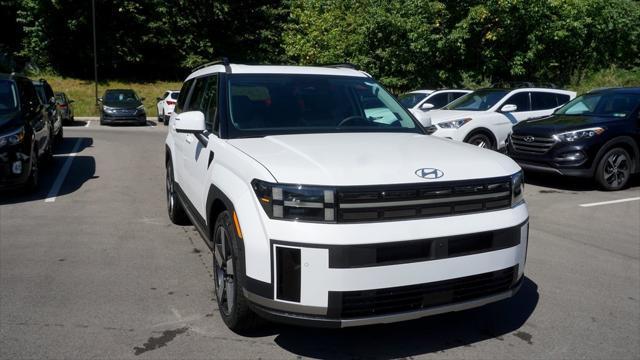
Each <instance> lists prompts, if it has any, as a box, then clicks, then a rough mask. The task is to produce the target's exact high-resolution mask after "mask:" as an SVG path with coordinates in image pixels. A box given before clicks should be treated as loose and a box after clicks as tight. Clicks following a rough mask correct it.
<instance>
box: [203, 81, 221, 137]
mask: <svg viewBox="0 0 640 360" xmlns="http://www.w3.org/2000/svg"><path fill="white" fill-rule="evenodd" d="M204 100H205V101H204V106H205V107H206V109H204V119H205V124H206V128H207V130H209V131H211V132H216V133H217V131H218V126H217V122H218V121H217V114H218V74H213V75H212V76H210V77H209V81H207V89H206V92H205V99H204ZM214 124H215V125H214Z"/></svg>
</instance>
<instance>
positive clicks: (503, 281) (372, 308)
mask: <svg viewBox="0 0 640 360" xmlns="http://www.w3.org/2000/svg"><path fill="white" fill-rule="evenodd" d="M517 273H518V266H517V265H516V266H513V267H509V268H506V269H503V270H499V271H493V272H488V273H484V274H479V275H472V276H467V277H462V278H457V279H451V280H444V281H438V282H432V283H426V284H419V285H410V286H401V287H394V288H386V289H376V290H365V291H348V292H342V293H333V294H330V295H329V297H330V299H333V300H334V301H336V300H338V298H340V297H341V301H340V302H339V303H340V304H341V307H340V309H341V310H340V312H339V313H340V317H341V318H344V319H348V318H358V317H367V316H377V315H385V314H392V313H398V312H406V311H417V310H421V309H425V308H429V307H434V306H440V305H447V304H455V303H459V302H464V301H471V300H475V299H480V298H483V297H487V296H491V295H495V294H499V293H502V292H506V291H508V290H509V289H510V288H511V286H512V284H513V283H514V280H515V275H516V274H517Z"/></svg>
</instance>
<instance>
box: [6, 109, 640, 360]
mask: <svg viewBox="0 0 640 360" xmlns="http://www.w3.org/2000/svg"><path fill="white" fill-rule="evenodd" d="M165 134H166V127H165V126H163V125H156V124H155V122H152V121H150V122H149V126H147V127H129V126H127V127H102V126H100V125H99V124H98V122H96V121H91V122H80V123H79V124H78V125H77V126H74V127H66V128H65V136H66V138H65V140H64V143H63V145H62V146H61V147H60V149H58V150H57V154H56V156H55V158H54V159H55V160H54V162H53V164H52V165H51V167H50V168H49V169H48V170H47V171H46V172H45V174H44V176H43V179H42V183H41V187H40V190H39V192H37V193H35V194H32V195H20V194H14V193H2V194H0V358H2V359H17V358H43V357H44V358H78V359H86V358H296V357H298V356H301V357H312V358H331V359H333V358H353V357H362V358H372V357H375V358H378V357H381V358H439V359H449V358H451V359H458V358H481V359H489V358H499V359H503V358H505V359H506V358H527V359H530V358H554V359H560V358H612V359H621V358H638V357H639V356H640V261H639V259H640V201H638V199H635V198H638V197H640V180H639V179H638V178H636V179H634V181H633V183H632V186H631V187H630V188H629V189H627V190H624V191H620V192H614V193H605V192H601V191H598V190H596V189H595V188H594V186H593V185H591V183H590V182H588V181H575V180H571V179H559V178H555V177H548V176H529V177H528V180H527V182H528V184H527V186H526V189H525V196H526V199H527V202H528V204H529V212H530V216H531V218H530V223H531V230H530V240H529V241H530V242H529V250H528V251H529V252H528V259H527V267H526V272H525V274H526V277H527V278H526V280H525V283H524V285H523V288H522V289H521V291H520V292H519V293H518V294H517V296H516V297H514V298H512V299H509V300H506V301H502V302H500V303H495V304H491V305H488V306H485V307H482V308H478V309H473V310H468V311H463V312H458V313H451V314H445V315H439V316H435V317H431V318H426V319H422V320H416V321H411V322H406V323H399V324H393V325H384V326H373V327H365V328H352V329H346V330H318V329H303V328H296V327H290V326H283V325H266V326H263V328H262V329H260V330H259V331H257V332H255V333H252V334H250V336H240V335H237V334H234V333H233V332H231V331H229V330H228V329H227V328H226V327H225V325H224V324H223V323H222V321H221V319H220V317H219V315H218V314H217V307H216V305H215V301H214V300H213V298H214V295H213V283H212V272H211V262H212V259H211V255H210V253H209V251H208V249H207V248H206V247H205V245H204V243H203V242H202V240H201V239H200V237H199V235H198V234H197V233H196V231H195V230H194V229H193V228H192V227H179V226H175V225H172V224H171V223H170V221H169V219H168V217H167V215H166V207H165V189H164V164H163V163H164V145H163V142H164V137H165ZM634 199H635V200H634ZM617 200H620V201H618V202H615V201H617ZM612 201H614V202H612Z"/></svg>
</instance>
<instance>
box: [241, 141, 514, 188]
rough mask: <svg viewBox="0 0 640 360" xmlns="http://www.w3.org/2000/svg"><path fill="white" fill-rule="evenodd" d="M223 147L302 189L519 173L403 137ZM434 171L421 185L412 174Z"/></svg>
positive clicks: (452, 147)
mask: <svg viewBox="0 0 640 360" xmlns="http://www.w3.org/2000/svg"><path fill="white" fill-rule="evenodd" d="M229 143H230V144H231V145H232V146H234V147H236V148H237V149H239V150H241V151H242V152H244V153H246V154H247V155H249V156H250V157H252V158H254V159H255V160H256V161H258V162H259V163H261V164H262V165H263V166H264V167H266V168H267V169H268V170H269V171H270V172H271V174H273V176H274V177H275V179H276V180H277V181H278V182H281V183H292V184H307V185H335V186H345V185H381V184H406V183H420V182H440V181H452V180H463V179H477V178H489V177H498V176H505V175H511V174H513V173H515V172H517V171H518V170H519V167H518V165H516V163H515V162H513V161H512V160H511V159H509V158H508V157H506V156H504V155H501V154H499V153H497V152H495V151H491V150H485V149H480V148H478V147H476V146H472V145H468V144H464V143H460V142H454V141H451V140H447V139H441V138H438V137H435V136H428V135H420V134H406V133H340V134H305V135H277V136H267V137H264V138H249V139H232V140H229ZM422 168H437V169H440V170H442V171H443V172H444V176H442V177H441V178H439V179H437V180H425V179H423V178H421V177H418V176H417V175H416V174H415V172H416V170H418V169H422Z"/></svg>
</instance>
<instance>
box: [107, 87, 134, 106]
mask: <svg viewBox="0 0 640 360" xmlns="http://www.w3.org/2000/svg"><path fill="white" fill-rule="evenodd" d="M104 102H105V103H138V102H140V98H138V95H137V94H136V92H135V91H133V90H111V91H107V92H106V93H105V94H104Z"/></svg>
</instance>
